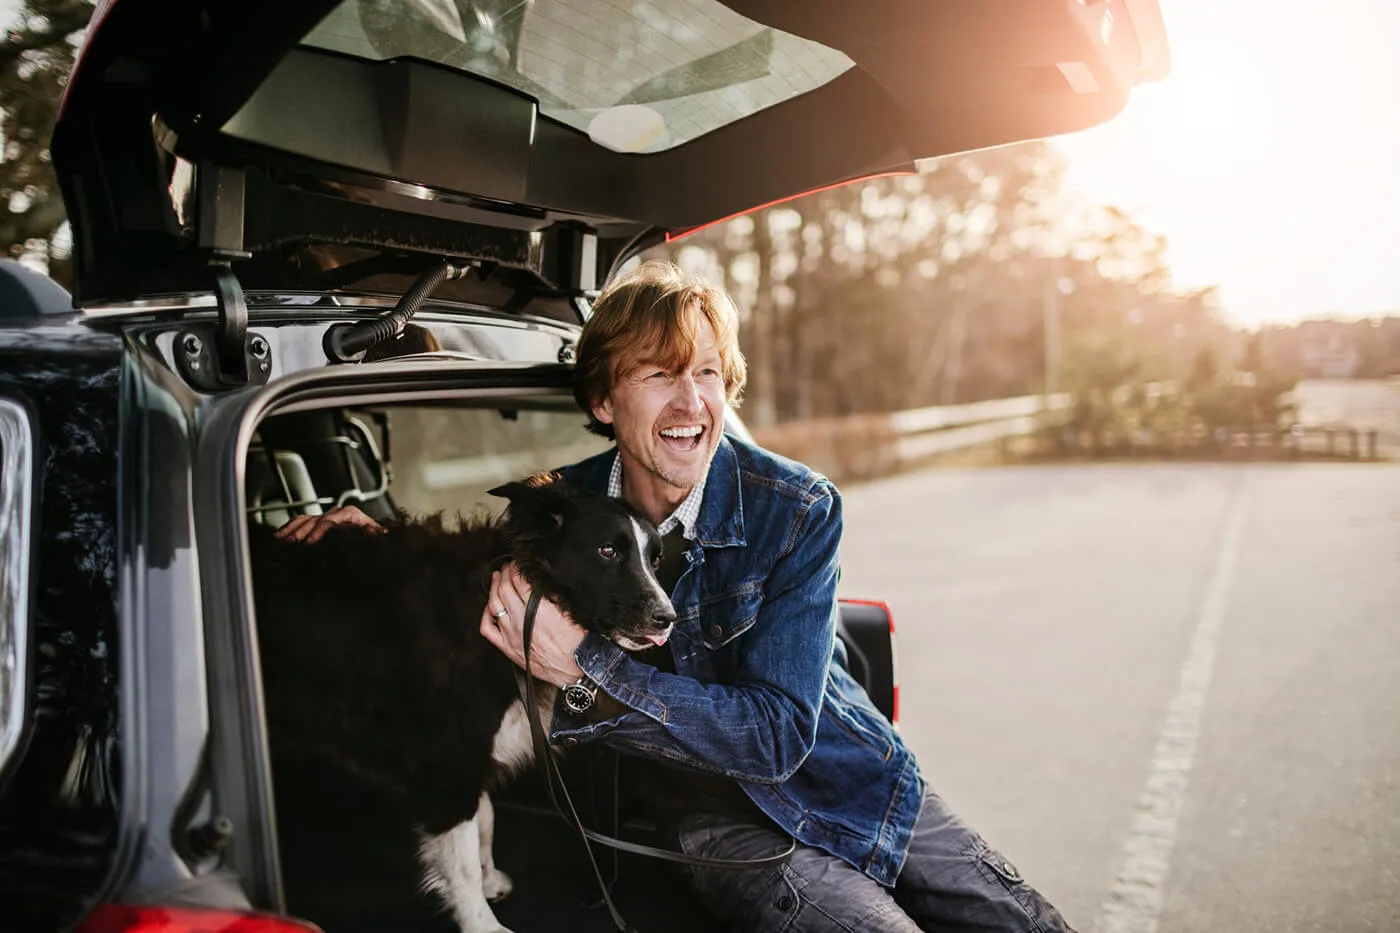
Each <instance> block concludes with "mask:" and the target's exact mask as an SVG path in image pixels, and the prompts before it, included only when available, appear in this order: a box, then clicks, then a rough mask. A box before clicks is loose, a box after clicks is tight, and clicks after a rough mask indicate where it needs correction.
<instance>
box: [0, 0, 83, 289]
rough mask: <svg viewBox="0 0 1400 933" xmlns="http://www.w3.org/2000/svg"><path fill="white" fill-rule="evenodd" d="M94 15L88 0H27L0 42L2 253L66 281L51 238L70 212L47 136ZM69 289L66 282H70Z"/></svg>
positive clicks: (61, 257)
mask: <svg viewBox="0 0 1400 933" xmlns="http://www.w3.org/2000/svg"><path fill="white" fill-rule="evenodd" d="M91 16H92V4H91V3H90V2H88V0H25V2H24V5H23V6H22V7H21V8H20V10H19V13H18V15H17V17H16V21H15V22H14V23H13V24H12V25H11V28H10V29H9V31H8V32H7V33H5V35H4V37H3V38H0V137H3V146H4V149H3V153H0V154H3V157H4V158H3V161H0V248H3V249H4V252H5V255H8V256H11V257H18V256H22V255H30V256H37V257H39V258H41V259H43V260H46V261H49V265H50V272H51V273H52V274H54V275H55V277H57V278H60V279H61V280H63V279H66V265H67V263H66V256H64V255H63V254H62V253H61V252H59V251H57V250H56V249H55V247H54V234H55V233H56V232H57V231H58V229H59V228H60V227H61V226H62V225H63V223H64V220H65V219H66V214H65V212H64V209H63V198H62V196H61V195H60V193H59V189H58V180H57V178H56V177H55V176H54V172H53V165H52V164H51V162H50V160H49V138H50V136H51V135H52V133H53V125H54V121H55V120H56V119H57V118H58V105H59V101H60V100H61V99H62V96H63V88H64V85H65V83H66V82H67V80H68V74H69V72H71V71H72V69H73V58H74V53H75V52H76V41H75V39H76V37H77V35H78V33H80V32H81V30H82V29H83V28H84V27H85V26H86V25H87V22H88V19H89V18H90V17H91ZM65 284H66V282H65Z"/></svg>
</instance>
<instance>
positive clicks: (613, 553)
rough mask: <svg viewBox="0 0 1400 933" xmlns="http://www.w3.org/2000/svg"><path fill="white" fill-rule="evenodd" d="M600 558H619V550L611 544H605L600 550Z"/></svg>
mask: <svg viewBox="0 0 1400 933" xmlns="http://www.w3.org/2000/svg"><path fill="white" fill-rule="evenodd" d="M598 556H600V557H602V558H603V560H612V559H614V558H615V557H617V548H615V547H613V546H612V545H611V544H605V545H603V546H602V547H600V548H598Z"/></svg>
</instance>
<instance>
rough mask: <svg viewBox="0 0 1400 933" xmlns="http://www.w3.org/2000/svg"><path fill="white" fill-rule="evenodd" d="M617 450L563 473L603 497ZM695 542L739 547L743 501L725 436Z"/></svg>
mask: <svg viewBox="0 0 1400 933" xmlns="http://www.w3.org/2000/svg"><path fill="white" fill-rule="evenodd" d="M615 459H617V447H616V446H614V447H613V448H612V450H608V451H604V452H603V453H601V454H598V455H596V456H594V457H590V458H589V459H587V460H584V461H583V462H581V463H578V464H575V465H574V466H572V467H568V468H566V469H565V470H564V473H565V475H566V477H567V478H568V480H569V481H570V482H572V483H573V484H574V485H575V486H578V487H580V488H582V489H586V490H588V491H589V492H596V493H600V494H602V495H607V492H608V477H609V476H611V475H612V466H613V461H614V460H615ZM695 540H696V542H697V543H699V544H700V546H701V547H743V546H745V545H746V544H748V540H747V538H745V536H744V502H743V496H742V495H741V494H740V491H739V456H738V454H737V453H735V451H734V446H733V445H732V444H730V443H729V438H728V436H721V437H720V439H719V446H718V447H717V448H715V455H714V458H713V459H712V460H711V461H710V472H709V474H708V475H707V476H706V477H705V494H704V497H703V498H702V499H701V501H700V516H699V518H697V519H696V521H695Z"/></svg>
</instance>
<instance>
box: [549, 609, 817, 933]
mask: <svg viewBox="0 0 1400 933" xmlns="http://www.w3.org/2000/svg"><path fill="white" fill-rule="evenodd" d="M539 608H540V594H539V591H538V590H532V591H531V593H530V600H529V602H528V603H526V605H525V621H524V624H523V626H522V632H521V635H522V641H523V643H524V644H523V647H524V651H525V696H524V697H523V698H522V702H523V703H524V704H525V718H526V719H527V720H529V722H530V738H531V740H532V741H533V742H534V745H535V758H536V759H537V760H538V761H539V762H540V763H541V765H542V766H543V768H544V786H545V789H546V790H548V791H549V801H550V803H552V804H553V805H554V811H555V812H556V813H558V814H559V817H560V819H562V820H563V821H564V822H566V823H571V824H572V825H573V827H574V829H576V830H578V833H579V837H580V839H582V841H583V848H584V851H585V852H587V853H588V861H589V864H591V865H592V866H593V874H594V876H595V877H597V879H598V887H599V889H600V890H602V892H603V902H604V903H605V904H606V905H607V908H608V913H609V914H611V915H612V920H613V923H614V924H615V925H616V926H617V928H618V929H619V930H623V931H625V933H637V931H636V928H635V927H632V926H630V925H629V924H628V923H627V921H626V920H624V919H623V918H622V915H621V914H619V913H618V912H617V907H616V906H615V905H614V904H613V902H612V896H611V895H610V893H609V891H608V884H607V883H606V882H605V881H604V880H603V872H602V870H601V869H600V868H599V867H598V859H597V858H596V857H595V856H594V854H593V847H592V846H590V845H589V844H588V843H589V841H590V840H591V841H593V842H597V843H600V844H602V845H605V846H609V847H611V848H614V849H621V850H622V851H623V852H631V853H633V854H634V855H645V856H649V857H651V858H659V859H664V860H665V861H668V862H678V863H680V864H682V865H692V866H694V867H696V868H718V869H724V870H728V871H735V870H741V869H745V868H764V867H766V866H769V865H778V864H781V863H783V862H786V861H788V859H790V858H792V853H793V852H795V851H797V841H796V840H793V841H792V842H791V843H789V845H788V847H787V848H786V849H785V850H783V851H782V852H779V853H777V854H776V855H765V856H763V857H762V858H754V859H719V858H705V857H703V856H699V855H687V854H685V853H684V852H673V851H671V850H670V849H658V848H656V847H654V846H644V845H641V844H640V843H636V842H627V841H626V840H624V839H615V838H613V837H612V836H605V835H603V834H602V833H597V832H594V831H593V830H591V829H589V828H588V827H586V826H584V825H583V821H582V820H580V819H579V816H578V811H577V810H576V809H575V808H574V801H573V798H572V797H570V796H569V788H568V787H567V786H565V784H564V776H563V775H562V774H560V773H559V765H558V764H557V763H556V762H555V761H554V756H553V755H551V754H550V753H549V746H548V743H547V742H546V741H545V737H544V727H542V726H541V725H540V717H539V715H538V710H536V708H535V702H534V700H535V678H534V675H533V674H532V673H531V672H530V638H531V636H532V635H534V632H535V614H536V613H537V612H538V611H539ZM556 782H557V783H558V785H559V793H558V795H556V794H555V789H554V786H555V783H556ZM560 795H562V796H563V798H564V802H565V803H566V804H567V805H568V813H567V814H565V812H564V807H561V806H560V805H559V796H560Z"/></svg>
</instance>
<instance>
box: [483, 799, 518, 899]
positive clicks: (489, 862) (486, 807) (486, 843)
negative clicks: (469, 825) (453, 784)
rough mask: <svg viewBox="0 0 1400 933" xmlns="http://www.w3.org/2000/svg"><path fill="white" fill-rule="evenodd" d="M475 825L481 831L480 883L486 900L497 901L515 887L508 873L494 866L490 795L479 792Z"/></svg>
mask: <svg viewBox="0 0 1400 933" xmlns="http://www.w3.org/2000/svg"><path fill="white" fill-rule="evenodd" d="M476 827H477V829H478V830H479V831H480V833H481V883H482V889H483V890H484V891H485V893H486V899H487V900H488V901H499V900H500V899H501V898H503V897H505V896H506V895H507V894H509V893H510V892H511V889H512V888H514V887H515V884H514V882H512V881H511V880H510V875H507V874H506V873H505V872H503V871H501V870H500V869H499V868H497V867H496V857H495V854H494V853H493V852H492V851H491V847H492V845H493V844H494V843H495V839H496V810H495V808H494V807H492V806H491V795H490V794H488V793H486V791H482V792H481V802H480V803H479V804H477V807H476Z"/></svg>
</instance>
